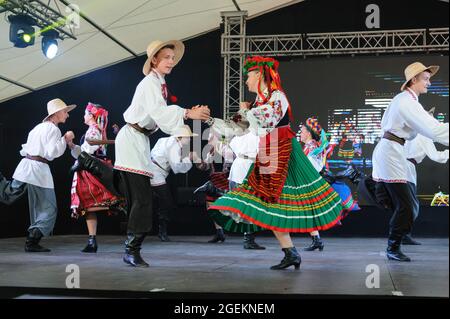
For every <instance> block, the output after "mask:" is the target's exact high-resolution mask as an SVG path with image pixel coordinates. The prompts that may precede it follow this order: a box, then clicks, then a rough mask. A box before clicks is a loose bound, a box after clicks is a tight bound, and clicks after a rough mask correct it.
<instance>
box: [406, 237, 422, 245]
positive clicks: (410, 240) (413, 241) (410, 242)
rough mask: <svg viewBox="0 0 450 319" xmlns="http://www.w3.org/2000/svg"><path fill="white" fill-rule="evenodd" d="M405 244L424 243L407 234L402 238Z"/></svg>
mask: <svg viewBox="0 0 450 319" xmlns="http://www.w3.org/2000/svg"><path fill="white" fill-rule="evenodd" d="M402 244H403V245H422V244H421V243H419V242H418V241H416V240H414V239H413V238H412V237H411V235H405V236H404V237H403V239H402Z"/></svg>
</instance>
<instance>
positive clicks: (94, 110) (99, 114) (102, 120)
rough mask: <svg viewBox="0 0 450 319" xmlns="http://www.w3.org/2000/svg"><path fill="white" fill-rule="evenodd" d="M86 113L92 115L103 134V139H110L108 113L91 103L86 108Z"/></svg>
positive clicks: (98, 105)
mask: <svg viewBox="0 0 450 319" xmlns="http://www.w3.org/2000/svg"><path fill="white" fill-rule="evenodd" d="M86 111H87V112H89V113H90V114H92V116H93V117H94V120H95V122H96V123H97V126H98V128H99V129H100V131H101V132H102V138H103V139H105V140H106V139H108V138H107V134H106V128H107V127H108V111H107V110H106V109H105V108H104V107H102V106H101V105H100V104H94V103H92V102H89V103H88V105H87V106H86Z"/></svg>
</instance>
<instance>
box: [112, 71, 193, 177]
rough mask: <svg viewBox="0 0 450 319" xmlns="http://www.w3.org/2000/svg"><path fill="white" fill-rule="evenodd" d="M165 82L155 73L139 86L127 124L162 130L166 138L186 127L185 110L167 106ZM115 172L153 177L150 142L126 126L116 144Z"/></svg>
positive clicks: (126, 118)
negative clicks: (164, 94)
mask: <svg viewBox="0 0 450 319" xmlns="http://www.w3.org/2000/svg"><path fill="white" fill-rule="evenodd" d="M165 83H166V82H165V80H164V78H163V77H162V76H160V75H159V74H158V73H157V72H156V71H154V70H152V71H151V72H150V73H149V74H148V75H147V76H146V77H145V78H144V79H142V81H141V82H140V83H139V84H138V86H137V88H136V91H135V93H134V96H133V100H132V102H131V105H130V106H129V107H128V109H127V110H126V111H125V113H124V114H123V117H124V119H125V122H127V123H131V124H138V125H139V126H140V127H142V128H145V129H148V130H156V129H158V128H160V129H161V130H162V131H163V132H164V133H166V134H172V132H173V131H174V130H175V129H176V128H177V127H179V126H181V125H183V124H184V120H183V118H184V112H185V110H184V109H183V108H181V107H179V106H178V105H167V103H166V100H165V99H164V97H163V93H162V85H163V84H165ZM115 152H116V162H115V163H114V168H115V169H118V170H122V171H128V172H132V173H136V174H141V175H146V176H151V160H150V142H149V139H148V137H147V136H145V135H144V134H142V133H140V132H138V131H137V130H135V129H134V128H132V127H131V126H129V125H125V126H124V127H122V129H121V130H120V131H119V133H118V134H117V137H116V140H115Z"/></svg>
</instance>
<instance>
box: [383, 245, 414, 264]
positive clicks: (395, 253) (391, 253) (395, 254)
mask: <svg viewBox="0 0 450 319" xmlns="http://www.w3.org/2000/svg"><path fill="white" fill-rule="evenodd" d="M386 257H387V258H388V259H389V260H397V261H411V258H409V257H408V256H406V255H405V254H404V253H402V251H401V250H400V248H399V249H397V250H389V248H388V249H387V250H386Z"/></svg>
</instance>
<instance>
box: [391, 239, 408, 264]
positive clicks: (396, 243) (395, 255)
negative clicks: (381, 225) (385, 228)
mask: <svg viewBox="0 0 450 319" xmlns="http://www.w3.org/2000/svg"><path fill="white" fill-rule="evenodd" d="M402 237H403V236H401V235H400V236H390V237H389V239H388V247H387V249H386V257H387V258H388V259H390V260H397V261H411V258H409V257H408V256H406V255H405V254H403V252H402V251H401V250H400V244H401V241H402Z"/></svg>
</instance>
